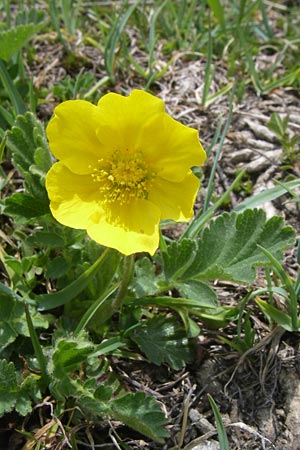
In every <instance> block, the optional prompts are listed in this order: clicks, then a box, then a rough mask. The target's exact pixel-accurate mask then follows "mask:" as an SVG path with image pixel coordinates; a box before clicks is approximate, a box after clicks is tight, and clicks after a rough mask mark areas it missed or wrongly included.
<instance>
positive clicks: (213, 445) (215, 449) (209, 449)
mask: <svg viewBox="0 0 300 450" xmlns="http://www.w3.org/2000/svg"><path fill="white" fill-rule="evenodd" d="M191 450H220V444H219V443H218V442H217V441H214V440H212V439H211V440H209V441H204V442H201V444H198V445H195V447H192V448H191Z"/></svg>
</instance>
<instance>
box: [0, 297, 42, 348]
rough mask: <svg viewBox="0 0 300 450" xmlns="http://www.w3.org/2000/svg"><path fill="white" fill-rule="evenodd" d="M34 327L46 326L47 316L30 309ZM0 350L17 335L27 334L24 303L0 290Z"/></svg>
mask: <svg viewBox="0 0 300 450" xmlns="http://www.w3.org/2000/svg"><path fill="white" fill-rule="evenodd" d="M30 311H31V316H32V320H33V323H34V326H35V327H41V328H48V325H49V322H48V319H47V317H45V316H42V315H41V314H39V313H36V312H35V311H34V309H33V308H32V309H31V310H30ZM0 330H1V333H0V352H1V351H2V350H3V349H4V348H5V347H7V346H8V345H9V344H11V343H12V342H14V340H15V339H16V337H17V336H19V335H23V336H29V331H28V327H27V323H26V316H25V310H24V304H23V303H22V302H21V301H20V300H17V299H16V298H15V297H13V296H12V295H10V294H9V293H5V292H3V291H1V292H0Z"/></svg>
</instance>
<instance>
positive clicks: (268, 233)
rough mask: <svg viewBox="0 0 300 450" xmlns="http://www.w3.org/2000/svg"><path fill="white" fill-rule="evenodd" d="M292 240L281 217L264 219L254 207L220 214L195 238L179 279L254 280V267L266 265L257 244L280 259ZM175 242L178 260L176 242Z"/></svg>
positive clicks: (261, 213) (248, 281)
mask: <svg viewBox="0 0 300 450" xmlns="http://www.w3.org/2000/svg"><path fill="white" fill-rule="evenodd" d="M294 240H295V232H294V230H293V229H292V228H291V227H286V226H284V221H283V219H282V217H279V216H275V217H272V218H271V219H270V220H268V221H267V222H266V214H265V212H264V211H263V210H258V209H254V210H250V209H247V210H246V211H244V212H243V213H241V214H236V213H235V212H232V213H231V214H229V213H224V214H222V215H221V216H219V217H217V218H216V219H215V220H214V221H212V223H211V224H210V226H209V227H207V228H206V229H205V230H204V231H203V234H202V237H201V238H200V239H198V240H197V241H195V243H194V245H195V247H196V251H195V257H194V260H193V261H192V262H191V263H190V264H189V267H188V268H187V270H186V271H185V272H184V273H182V274H181V275H180V278H181V280H182V281H185V280H188V279H192V278H197V279H199V280H216V279H221V280H230V281H234V282H246V283H251V282H253V281H254V280H255V275H256V271H255V268H256V267H257V266H259V265H265V264H270V261H269V258H268V257H267V256H266V255H265V254H264V253H263V251H262V250H261V249H260V248H259V247H258V245H260V246H262V247H264V248H265V249H267V250H268V251H269V252H270V253H271V254H272V255H273V256H274V257H275V258H276V259H278V260H282V258H283V250H284V249H285V248H287V247H289V246H292V245H293V244H294ZM173 245H174V244H173ZM175 245H176V243H175ZM177 245H178V248H179V252H178V260H179V261H180V259H181V258H180V256H181V255H180V244H177Z"/></svg>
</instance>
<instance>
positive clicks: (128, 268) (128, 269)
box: [111, 255, 134, 312]
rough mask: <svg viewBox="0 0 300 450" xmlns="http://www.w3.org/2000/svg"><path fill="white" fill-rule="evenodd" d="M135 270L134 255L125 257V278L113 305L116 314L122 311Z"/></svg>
mask: <svg viewBox="0 0 300 450" xmlns="http://www.w3.org/2000/svg"><path fill="white" fill-rule="evenodd" d="M133 268H134V256H133V255H129V256H125V258H124V270H123V278H122V281H121V284H120V287H119V290H118V293H117V295H116V297H115V298H114V300H113V302H112V305H111V306H112V310H113V311H114V312H115V311H119V310H120V307H121V304H122V300H123V298H124V297H125V295H126V292H127V288H128V285H129V283H130V281H131V279H132V275H133Z"/></svg>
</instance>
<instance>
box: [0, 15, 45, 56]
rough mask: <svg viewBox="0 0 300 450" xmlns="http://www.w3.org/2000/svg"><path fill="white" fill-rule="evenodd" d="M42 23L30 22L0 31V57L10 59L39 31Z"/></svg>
mask: <svg viewBox="0 0 300 450" xmlns="http://www.w3.org/2000/svg"><path fill="white" fill-rule="evenodd" d="M40 28H41V25H34V24H32V23H29V24H27V25H18V26H16V27H13V28H10V29H9V30H5V31H1V32H0V58H2V59H4V61H9V59H10V58H11V57H12V55H13V54H14V53H16V52H18V51H19V50H20V49H21V48H22V47H23V46H24V45H25V44H27V42H28V41H29V40H30V39H31V38H32V37H33V36H34V35H35V33H37V32H38V31H39V30H40Z"/></svg>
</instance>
